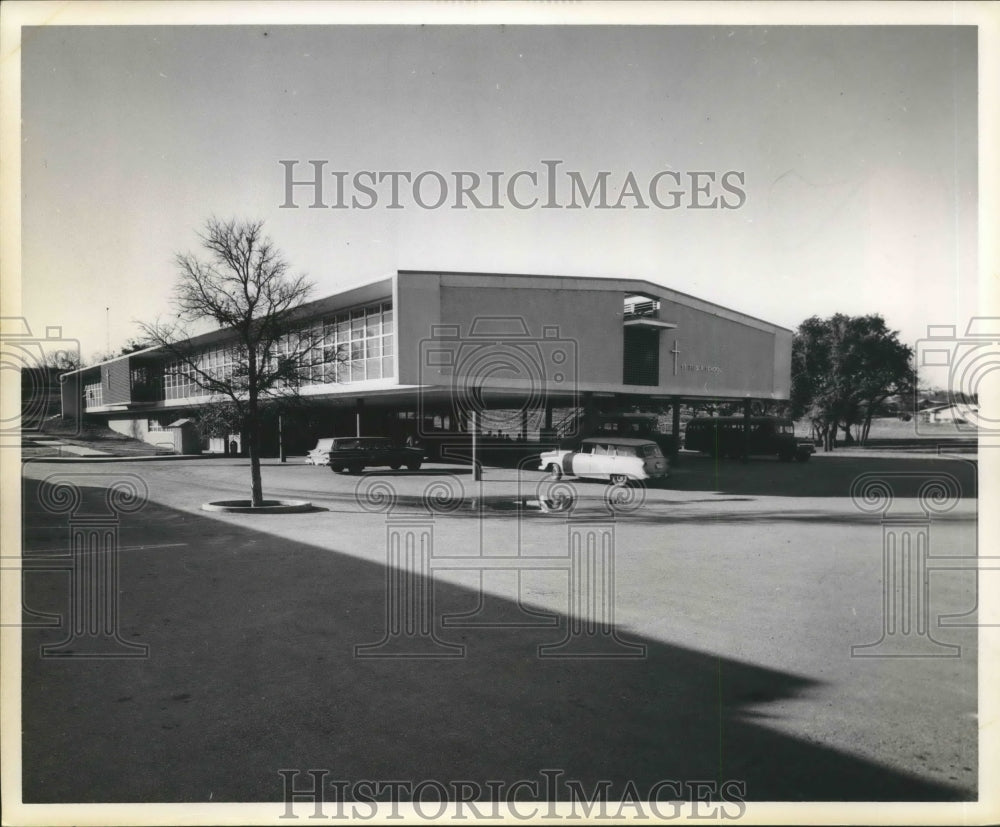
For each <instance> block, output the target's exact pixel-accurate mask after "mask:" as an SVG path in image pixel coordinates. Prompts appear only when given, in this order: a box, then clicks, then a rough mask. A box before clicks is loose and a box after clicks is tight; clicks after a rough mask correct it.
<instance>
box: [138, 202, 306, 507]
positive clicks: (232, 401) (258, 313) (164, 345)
mask: <svg viewBox="0 0 1000 827" xmlns="http://www.w3.org/2000/svg"><path fill="white" fill-rule="evenodd" d="M262 229H263V222H262V221H237V220H230V221H220V220H218V219H216V218H212V219H210V220H209V221H208V222H207V223H206V226H205V231H204V232H203V233H202V234H201V235H200V236H199V237H200V238H201V241H202V245H203V246H204V248H205V250H206V251H207V253H208V255H207V258H204V259H202V258H198V257H197V256H195V255H193V254H190V253H185V254H180V255H178V256H177V258H176V263H177V266H178V270H179V274H178V279H177V284H176V286H175V291H174V305H175V307H176V310H177V318H176V320H175V321H173V322H168V323H163V322H157V323H154V324H143V325H142V329H143V333H144V334H145V336H146V338H147V340H148V341H149V343H150V344H154V345H157V346H159V347H160V348H161V349H162V350H163V351H164V352H166V354H168V355H169V356H170V357H171V358H172V362H171V364H169V365H168V366H167V368H166V369H165V374H164V375H165V376H169V375H173V376H177V377H182V378H183V379H184V380H185V381H187V382H189V383H192V384H194V385H195V386H196V387H198V388H199V389H201V390H202V391H204V394H203V395H204V396H207V397H208V400H207V401H210V402H220V403H227V408H228V409H229V410H231V411H233V412H235V420H236V422H237V423H238V424H240V425H241V426H242V427H241V429H242V430H243V431H244V432H245V433H246V436H247V452H248V454H249V457H250V502H251V505H252V506H253V507H259V506H261V505H262V504H263V501H264V495H263V490H262V486H261V477H260V436H261V433H260V428H261V408H262V405H263V404H264V403H266V402H267V401H268V400H275V399H280V398H282V397H288V396H294V395H297V393H298V388H299V385H300V382H301V378H302V366H303V364H305V361H306V357H307V354H309V353H310V352H311V351H313V349H314V348H316V347H318V346H321V343H317V341H316V340H315V337H313V336H312V335H311V334H310V333H309V332H308V331H306V330H303V329H300V328H299V327H298V326H297V325H296V324H295V321H294V316H295V310H296V308H298V307H299V306H300V305H301V304H302V302H303V301H304V300H305V298H306V297H307V296H308V294H309V293H310V291H311V290H312V287H313V285H312V284H311V283H310V282H309V281H307V280H306V278H305V276H302V275H299V276H294V277H293V276H290V275H289V265H288V263H287V262H286V260H285V259H284V257H283V256H282V254H281V253H280V252H279V251H278V249H277V248H276V247H275V246H274V244H273V243H272V242H271V240H270V239H269V238H267V237H266V236H264V235H263V232H262ZM205 319H207V320H210V321H212V322H214V323H215V324H216V325H217V326H218V328H220V329H222V330H226V331H229V332H230V333H231V334H232V335H231V338H227V339H226V340H225V341H223V342H222V343H221V345H220V346H221V347H222V348H223V352H224V358H223V359H222V360H216V361H213V360H210V359H206V358H205V355H204V348H198V347H195V346H192V345H191V343H190V342H189V339H190V335H189V333H188V330H187V328H186V325H187V324H190V323H192V322H195V321H199V320H205Z"/></svg>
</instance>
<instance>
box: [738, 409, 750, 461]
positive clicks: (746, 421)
mask: <svg viewBox="0 0 1000 827" xmlns="http://www.w3.org/2000/svg"><path fill="white" fill-rule="evenodd" d="M740 454H741V458H742V460H743V462H750V400H749V399H744V400H743V448H742V450H741V451H740Z"/></svg>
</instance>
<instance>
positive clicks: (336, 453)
mask: <svg viewBox="0 0 1000 827" xmlns="http://www.w3.org/2000/svg"><path fill="white" fill-rule="evenodd" d="M317 447H318V446H317ZM314 450H315V449H314ZM327 457H328V459H327V462H328V463H329V465H330V468H331V469H332V470H333V471H334V472H335V473H341V472H342V471H350V472H351V473H352V474H360V473H361V472H362V471H363V470H364V469H365V468H368V467H370V466H378V465H388V466H389V467H390V468H392V469H393V470H394V471H395V470H397V469H399V468H402V467H403V466H404V465H405V466H406V467H407V468H408V469H409V470H411V471H416V470H417V469H418V468H419V467H420V465H421V463H422V462H423V461H424V452H423V449H421V448H410V447H401V446H397V445H393V442H392V440H391V439H388V438H387V437H381V436H358V437H355V436H352V437H339V438H337V439H334V440H333V444H332V446H331V447H330V450H329V451H328V452H327Z"/></svg>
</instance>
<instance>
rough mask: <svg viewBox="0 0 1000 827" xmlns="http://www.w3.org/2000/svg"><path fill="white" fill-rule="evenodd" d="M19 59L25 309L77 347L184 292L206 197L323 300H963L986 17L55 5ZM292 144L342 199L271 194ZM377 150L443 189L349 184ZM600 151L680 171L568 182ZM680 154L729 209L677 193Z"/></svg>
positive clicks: (954, 305) (791, 322)
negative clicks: (635, 293)
mask: <svg viewBox="0 0 1000 827" xmlns="http://www.w3.org/2000/svg"><path fill="white" fill-rule="evenodd" d="M21 69H22V101H21V106H22V109H21V114H22V135H21V138H22V143H21V151H22V158H21V161H22V179H21V183H22V216H21V217H22V306H23V314H24V316H25V317H26V319H28V321H29V323H30V324H31V325H32V328H33V329H42V328H44V327H46V326H51V325H58V326H61V327H62V328H63V335H64V336H66V337H72V338H74V339H77V340H79V342H80V348H81V351H82V353H83V355H84V356H85V357H88V356H90V355H92V354H94V353H96V352H97V351H103V350H104V349H105V348H106V346H107V345H108V344H110V346H111V347H112V348H113V349H114V348H117V347H119V346H121V345H122V344H123V343H124V342H125V340H126V339H128V338H129V337H131V336H135V335H137V334H138V332H139V331H138V327H137V325H136V321H138V320H144V321H152V320H154V319H156V318H157V317H162V316H165V315H168V314H169V310H170V295H171V288H172V285H173V283H174V281H175V279H176V276H177V268H176V265H175V264H174V256H175V255H176V254H177V253H180V252H189V251H190V252H198V243H199V242H198V236H197V234H198V232H199V231H200V230H201V229H202V228H203V227H204V224H205V221H206V219H208V218H209V217H210V216H213V215H214V216H217V217H220V218H229V217H237V218H250V219H262V220H263V221H264V222H265V228H266V231H267V233H268V235H269V236H270V237H271V238H272V239H273V240H274V242H275V243H276V244H277V245H278V246H279V247H280V248H281V249H282V250H283V251H284V254H285V256H286V258H287V259H288V260H289V262H290V263H291V265H292V268H293V270H294V271H295V272H302V273H305V274H306V275H307V276H308V277H309V278H310V279H312V280H313V281H314V282H315V285H316V287H315V292H314V294H313V295H314V296H315V297H316V298H319V297H322V296H325V295H329V294H331V293H333V292H336V291H337V290H338V289H340V288H342V287H345V286H350V285H353V284H357V283H360V282H363V281H368V280H373V279H376V278H380V277H384V276H386V275H388V274H390V273H392V272H394V271H395V270H397V269H443V270H464V271H472V272H476V271H485V272H510V273H541V274H546V273H551V274H564V275H581V276H615V277H625V278H637V279H647V280H649V281H652V282H655V283H658V284H662V285H665V286H667V287H670V288H673V289H676V290H679V291H682V292H685V293H689V294H692V295H695V296H698V297H700V298H704V299H707V300H710V301H714V302H717V303H719V304H722V305H725V306H727V307H731V308H733V309H736V310H739V311H742V312H744V313H748V314H750V315H753V316H757V317H759V318H763V319H765V320H767V321H770V322H773V323H776V324H779V325H782V326H785V327H788V328H793V329H794V328H795V327H797V326H798V324H799V323H800V322H801V321H803V320H804V319H805V318H807V317H809V316H812V315H819V316H829V315H831V314H833V313H836V312H843V313H849V314H863V313H880V314H882V315H883V316H884V317H885V318H886V320H887V322H888V324H889V325H890V327H892V328H893V329H896V330H899V331H900V333H901V338H902V339H903V340H904V341H906V342H908V343H911V344H913V343H915V342H916V340H917V339H918V338H920V337H922V336H924V335H925V334H926V329H927V326H928V325H957V326H958V327H959V332H961V331H962V330H964V328H965V325H966V322H967V320H968V318H969V317H970V316H972V315H974V314H975V313H976V309H977V275H976V274H977V250H976V242H977V237H976V218H977V214H976V203H977V134H978V123H977V113H976V103H977V75H976V73H977V38H976V30H975V29H974V28H972V27H968V26H908V27H902V26H880V27H869V26H852V27H840V26H829V27H806V26H788V27H781V26H772V27H767V26H749V27H741V26H727V25H717V26H685V27H680V26H651V25H643V26H519V25H518V26H515V25H505V26H504V25H486V26H460V27H458V26H451V27H449V26H388V25H380V26H343V25H340V26H283V25H246V26H242V25H239V26H238V25H233V26H160V25H157V26H115V27H109V26H86V27H78V26H77V27H70V26H59V25H49V26H45V27H36V28H31V29H25V30H24V32H23V45H22V63H21ZM282 160H286V161H287V160H292V161H296V162H297V164H296V165H295V166H294V168H293V169H294V175H295V177H296V179H297V180H300V179H304V178H306V177H308V176H310V175H311V167H310V166H309V165H308V163H307V162H308V161H311V160H321V161H324V162H325V164H324V166H323V172H324V173H325V176H324V187H325V189H324V200H325V202H327V204H328V205H329V204H330V203H332V202H333V201H334V200H335V197H334V193H333V185H334V183H335V179H334V177H333V175H332V172H334V171H344V172H346V173H347V175H346V178H345V184H346V185H347V186H346V192H347V195H346V200H347V202H348V207H347V208H346V209H333V208H331V207H330V206H327V207H325V208H321V209H312V208H310V204H311V203H312V196H311V194H310V193H311V190H309V189H308V188H303V187H299V188H296V189H295V190H293V195H294V198H293V202H294V203H296V204H298V208H295V209H293V208H289V207H287V206H286V207H285V208H282V204H283V203H286V193H285V168H284V167H283V166H282V165H281V164H280V163H279V162H280V161H282ZM556 160H558V161H560V162H561V164H560V165H559V166H558V167H556V170H557V172H556V175H555V178H554V180H556V181H557V183H558V186H559V187H560V188H561V189H560V191H559V197H558V199H557V200H558V201H559V202H560V203H563V205H564V207H563V208H558V209H545V208H542V206H541V204H542V203H544V200H545V194H546V191H545V184H544V181H545V178H544V175H545V173H546V167H545V166H544V165H543V162H544V161H556ZM366 170H367V171H372V172H375V173H378V172H393V171H397V172H408V173H409V174H410V176H411V179H412V178H414V177H416V176H417V175H419V174H420V173H422V172H428V173H435V172H436V173H440V174H441V175H443V176H444V178H445V181H446V183H449V182H450V183H449V187H450V189H449V201H447V202H446V203H445V204H444V205H443V206H442V207H440V208H437V209H425V208H423V207H421V206H420V205H419V203H417V201H416V200H415V199H414V197H413V192H412V189H410V185H409V184H407V183H406V182H405V181H401V184H402V187H401V196H400V199H399V202H400V204H401V208H399V209H390V208H389V207H388V204H389V203H390V198H389V189H388V186H389V184H388V182H385V183H383V184H381V185H380V186H378V187H377V195H378V202H377V203H376V205H375V206H374V207H373V208H371V209H362V208H360V207H354V206H351V205H350V201H351V198H352V196H354V197H358V198H359V200H360V201H361V202H362V203H365V201H366V199H365V198H364V197H362V194H361V193H360V192H359V191H358V190H357V189H354V188H353V187H352V186H351V181H352V177H353V176H354V175H355V173H357V172H359V171H366ZM457 171H470V172H475V173H477V174H478V175H479V176H480V178H481V179H482V180H483V181H484V182H488V181H489V178H488V176H487V173H488V172H490V171H493V172H497V173H502V178H501V179H500V180H502V181H503V182H504V184H503V187H505V186H506V182H508V181H509V180H510V178H511V176H513V175H514V174H515V173H517V172H518V171H526V172H532V171H533V172H534V173H535V174H537V175H539V176H542V178H541V179H540V180H542V181H543V183H542V184H541V185H540V186H538V187H536V188H533V187H531V186H530V180H529V179H527V178H525V177H524V176H522V177H521V179H520V181H519V183H518V186H517V188H516V189H515V196H516V197H518V198H522V199H523V200H525V201H530V199H531V198H532V197H534V196H540V201H539V204H538V205H535V206H534V207H531V208H528V209H518V208H516V207H514V206H513V205H512V204H510V203H509V202H507V201H506V199H505V196H506V192H505V190H503V188H502V193H501V196H502V197H501V202H502V205H501V208H500V209H478V208H474V207H473V208H470V209H464V210H460V209H453V208H452V199H454V197H455V195H454V177H453V176H454V173H455V172H457ZM602 171H605V172H607V173H608V176H607V183H608V192H609V195H608V201H609V204H614V203H615V202H616V201H617V200H618V198H619V195H620V194H621V192H620V190H621V188H622V187H623V186H625V181H626V178H627V176H628V175H629V173H632V174H633V176H634V178H635V180H636V182H637V184H638V186H639V189H640V195H642V194H643V193H645V194H646V195H648V185H649V183H650V181H651V180H652V179H653V177H654V176H656V175H657V174H658V173H662V172H664V171H672V172H676V173H678V174H679V175H680V180H681V182H682V187H681V189H684V190H685V192H686V194H685V196H684V198H683V199H682V202H683V203H682V205H681V206H680V207H678V208H677V209H661V208H658V207H656V206H654V205H652V204H650V203H649V199H648V198H645V197H643V200H644V201H645V202H646V204H647V207H648V208H647V209H640V208H638V206H637V203H638V199H636V198H634V197H629V198H625V199H623V200H622V203H623V205H624V209H595V208H593V207H589V208H587V207H585V208H581V209H567V208H565V203H568V202H569V178H568V175H567V173H568V172H576V173H577V174H578V175H579V176H580V180H581V181H583V182H584V183H586V184H587V186H588V187H589V186H590V185H591V183H592V182H593V181H594V180H595V178H596V177H597V176H598V174H599V173H601V172H602ZM692 171H696V172H710V173H713V174H714V175H715V184H713V185H711V186H710V190H709V192H708V194H707V195H705V198H704V199H701V200H702V202H704V200H705V199H707V200H709V201H711V200H712V199H713V198H715V197H716V196H725V197H726V198H727V199H728V201H727V203H728V204H731V205H737V206H735V208H733V209H721V208H716V209H692V208H690V206H689V204H690V201H691V200H692V198H695V200H698V199H699V198H700V196H692V194H691V192H690V183H689V182H690V177H689V173H690V172H692ZM727 172H730V173H737V174H739V176H740V177H738V178H730V179H729V180H730V183H734V182H737V183H738V182H742V183H739V187H738V188H739V190H740V191H741V192H742V194H743V196H744V197H743V198H742V199H737V198H736V196H735V195H734V194H733V193H732V192H729V193H727V192H726V191H725V190H722V189H721V187H720V183H719V182H720V179H721V177H722V176H723V175H724V174H725V173H727ZM657 180H659V181H660V182H661V183H663V189H662V190H660V192H661V193H662V192H665V191H666V190H667V189H670V186H669V184H670V183H671V179H670V178H667V179H664V178H663V177H662V176H661V178H660V179H657ZM700 180H701V182H702V183H703V184H704V183H705V181H707V180H708V179H707V178H705V177H703V178H701V179H700ZM436 181H437V178H436V177H435V176H434V175H433V174H432V175H429V176H425V179H424V181H423V188H422V189H421V190H420V193H421V194H422V196H421V197H422V199H423V200H424V202H425V203H433V202H434V201H435V200H436V195H437V192H438V190H437V186H436V183H435V182H436ZM477 192H478V193H479V196H480V200H481V201H483V200H485V201H488V200H489V194H490V189H489V185H488V183H484V184H483V186H482V187H481V188H479V189H478V190H477ZM661 200H669V199H668V198H667V196H662V195H661Z"/></svg>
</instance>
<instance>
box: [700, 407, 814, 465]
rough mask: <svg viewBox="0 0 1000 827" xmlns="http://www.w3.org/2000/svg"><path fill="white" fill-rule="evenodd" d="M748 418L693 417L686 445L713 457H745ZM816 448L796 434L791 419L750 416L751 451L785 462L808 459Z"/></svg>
mask: <svg viewBox="0 0 1000 827" xmlns="http://www.w3.org/2000/svg"><path fill="white" fill-rule="evenodd" d="M745 422H746V419H745V418H744V417H742V416H710V417H697V418H695V419H692V420H691V421H690V422H688V424H687V427H686V428H685V430H684V447H685V448H686V449H687V450H689V451H701V452H702V453H704V454H709V455H710V456H713V457H733V458H738V457H742V456H743V446H744V433H743V429H744V425H745ZM814 451H815V448H814V447H813V444H812V442H810V441H809V440H807V439H799V438H798V437H796V436H795V426H794V425H793V424H792V421H791V420H790V419H783V418H781V417H778V416H751V417H750V444H749V453H750V454H763V455H770V456H777V457H778V459H780V460H781V461H782V462H791V461H792V460H795V459H797V460H798V461H799V462H806V461H807V460H808V459H809V457H811V456H812V454H813V452H814Z"/></svg>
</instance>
